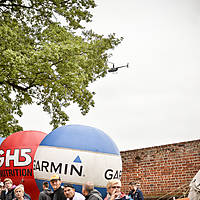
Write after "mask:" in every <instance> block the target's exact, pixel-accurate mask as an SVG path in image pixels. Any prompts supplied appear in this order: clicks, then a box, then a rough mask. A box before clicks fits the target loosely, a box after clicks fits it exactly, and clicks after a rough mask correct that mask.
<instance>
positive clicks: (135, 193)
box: [128, 182, 144, 200]
mask: <svg viewBox="0 0 200 200" xmlns="http://www.w3.org/2000/svg"><path fill="white" fill-rule="evenodd" d="M128 185H129V189H130V191H129V194H128V196H129V197H130V198H131V199H133V200H144V197H143V194H142V191H141V190H140V189H139V188H138V185H139V184H137V183H135V182H130V183H129V184H128Z"/></svg>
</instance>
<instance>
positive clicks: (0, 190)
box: [0, 182, 4, 200]
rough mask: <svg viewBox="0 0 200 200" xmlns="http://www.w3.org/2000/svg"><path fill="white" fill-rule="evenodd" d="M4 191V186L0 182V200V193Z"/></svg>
mask: <svg viewBox="0 0 200 200" xmlns="http://www.w3.org/2000/svg"><path fill="white" fill-rule="evenodd" d="M3 190H4V184H3V182H0V200H1V193H2V191H3Z"/></svg>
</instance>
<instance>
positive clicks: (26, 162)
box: [0, 131, 47, 200]
mask: <svg viewBox="0 0 200 200" xmlns="http://www.w3.org/2000/svg"><path fill="white" fill-rule="evenodd" d="M46 135H47V134H46V133H43V132H41V131H20V132H16V133H13V134H12V135H10V136H8V137H7V138H6V139H5V140H4V141H3V142H2V144H1V149H0V178H1V180H2V181H3V180H4V179H5V178H6V177H9V178H11V179H12V181H13V184H14V185H18V184H20V183H22V184H23V185H24V188H25V192H26V193H27V194H29V195H30V196H31V198H32V199H33V200H36V199H38V195H39V189H38V187H37V185H36V182H35V179H34V174H33V158H34V155H35V151H36V149H37V148H38V145H39V144H40V142H41V141H42V140H43V138H44V137H45V136H46Z"/></svg>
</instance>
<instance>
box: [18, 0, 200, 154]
mask: <svg viewBox="0 0 200 200" xmlns="http://www.w3.org/2000/svg"><path fill="white" fill-rule="evenodd" d="M96 2H97V4H98V7H97V8H95V9H94V11H93V15H94V17H93V22H92V23H91V24H89V25H88V27H89V28H92V29H93V30H94V31H95V32H97V33H99V34H105V35H107V34H109V33H113V32H115V33H116V34H117V36H119V37H121V36H122V37H124V40H123V42H122V44H120V45H119V46H118V47H117V48H116V49H115V50H114V51H113V56H112V57H111V59H110V61H111V62H113V63H115V64H116V66H120V65H124V64H126V63H127V62H129V65H130V67H129V68H122V69H120V70H119V71H118V73H114V74H111V73H109V74H108V75H107V77H106V78H103V79H100V80H98V81H97V82H95V83H93V84H92V85H90V90H91V91H95V92H96V95H95V98H94V100H95V107H94V108H91V110H90V112H89V113H88V114H87V115H86V116H82V115H81V113H80V111H79V109H78V107H77V106H76V105H74V106H71V107H70V108H69V109H67V112H68V113H69V115H70V121H69V122H68V124H82V125H89V126H93V127H96V128H99V129H101V130H102V131H104V132H105V133H107V134H108V135H109V136H110V137H111V138H112V139H113V140H114V141H115V143H116V144H117V146H118V148H119V150H120V151H122V150H131V149H138V148H144V147H151V146H157V145H164V144H170V143H177V142H183V141H189V140H195V139H200V78H199V77H200V1H199V0H123V1H122V0H121V1H120V0H98V1H96ZM48 122H49V117H48V115H47V114H44V113H42V111H41V110H40V109H39V108H38V107H33V106H29V107H26V109H25V110H24V116H23V117H22V119H21V120H20V124H21V125H22V126H23V128H24V130H38V131H43V132H46V133H49V132H50V131H51V129H52V127H50V126H49V123H48Z"/></svg>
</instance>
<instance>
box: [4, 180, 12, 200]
mask: <svg viewBox="0 0 200 200" xmlns="http://www.w3.org/2000/svg"><path fill="white" fill-rule="evenodd" d="M3 184H4V187H5V188H4V190H2V192H1V199H2V200H12V199H14V197H15V194H14V188H15V186H14V185H13V182H12V180H11V179H10V178H5V179H4V181H3Z"/></svg>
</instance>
